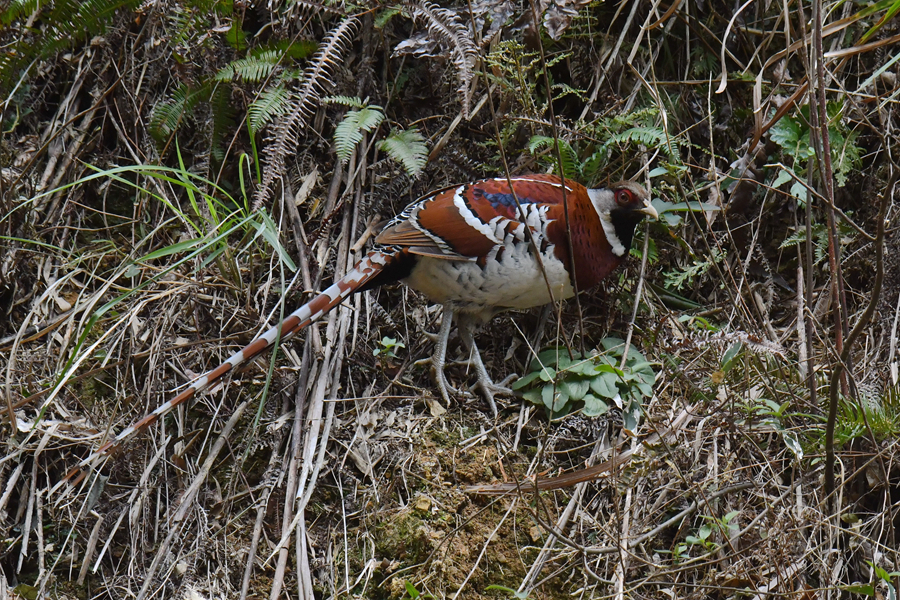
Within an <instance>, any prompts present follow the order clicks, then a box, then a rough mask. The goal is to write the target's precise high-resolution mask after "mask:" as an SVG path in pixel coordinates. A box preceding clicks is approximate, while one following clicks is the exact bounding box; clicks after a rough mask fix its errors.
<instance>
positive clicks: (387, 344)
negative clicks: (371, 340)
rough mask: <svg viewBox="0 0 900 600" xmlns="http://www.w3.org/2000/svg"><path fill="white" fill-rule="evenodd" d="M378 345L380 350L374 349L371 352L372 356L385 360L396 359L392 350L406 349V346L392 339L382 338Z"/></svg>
mask: <svg viewBox="0 0 900 600" xmlns="http://www.w3.org/2000/svg"><path fill="white" fill-rule="evenodd" d="M378 345H379V346H381V347H380V348H375V350H373V351H372V355H373V356H380V357H382V358H386V359H393V358H397V354H396V353H395V352H394V350H399V349H400V348H406V344H404V343H403V342H398V341H397V340H396V339H394V338H392V337H387V336H384V337H383V338H381V339H380V340H379V341H378Z"/></svg>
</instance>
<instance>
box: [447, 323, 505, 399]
mask: <svg viewBox="0 0 900 600" xmlns="http://www.w3.org/2000/svg"><path fill="white" fill-rule="evenodd" d="M457 321H458V323H459V337H460V339H461V340H462V342H463V344H465V345H466V348H468V349H469V354H470V356H471V362H472V366H473V367H475V374H476V375H477V376H478V383H477V384H476V385H477V386H478V387H479V388H480V389H481V392H482V393H483V394H484V397H485V398H486V399H487V401H488V404H490V405H491V410H493V411H494V416H495V417H496V416H497V404H496V403H495V402H494V395H495V394H508V395H512V390H510V389H509V388H507V387H503V386H502V385H497V384H496V383H494V381H493V380H492V379H491V376H490V375H488V372H487V369H485V368H484V362H483V361H482V360H481V353H480V352H479V351H478V346H476V345H475V336H474V332H475V329H476V327H477V325H478V324H477V323H476V321H475V319H473V318H472V317H471V316H469V315H466V314H465V313H462V314H460V315H459V317H458V319H457ZM503 381H504V383H505V382H507V381H509V378H506V379H504V380H503Z"/></svg>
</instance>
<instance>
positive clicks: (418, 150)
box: [378, 127, 428, 177]
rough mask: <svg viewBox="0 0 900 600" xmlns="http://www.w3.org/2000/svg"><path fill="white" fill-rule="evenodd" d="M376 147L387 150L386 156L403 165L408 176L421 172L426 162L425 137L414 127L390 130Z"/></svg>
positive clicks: (426, 148)
mask: <svg viewBox="0 0 900 600" xmlns="http://www.w3.org/2000/svg"><path fill="white" fill-rule="evenodd" d="M378 149H379V150H383V151H384V152H387V155H388V156H390V157H391V158H392V159H394V160H396V161H397V162H399V163H400V164H401V165H403V168H404V170H406V174H407V175H409V176H410V177H415V176H417V175H418V174H419V173H421V172H422V169H424V168H425V164H426V163H427V162H428V147H427V146H425V138H424V137H423V136H422V134H421V133H419V130H418V129H416V128H415V127H413V128H411V129H404V130H401V131H397V130H396V129H395V130H393V131H391V134H390V135H389V136H387V137H386V138H385V139H384V140H382V141H381V142H380V143H379V144H378Z"/></svg>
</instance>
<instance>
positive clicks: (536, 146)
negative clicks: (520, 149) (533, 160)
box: [528, 135, 581, 179]
mask: <svg viewBox="0 0 900 600" xmlns="http://www.w3.org/2000/svg"><path fill="white" fill-rule="evenodd" d="M544 148H549V149H550V152H549V155H550V157H551V159H550V161H549V162H550V165H551V166H552V167H553V171H554V172H556V173H559V165H558V164H557V162H558V161H557V160H556V158H557V157H556V150H555V145H554V143H553V138H552V137H547V136H545V135H535V136H532V138H531V140H529V142H528V151H529V152H531V153H532V154H536V153H537V152H539V151H541V150H543V149H544ZM559 155H560V157H561V158H562V172H563V175H565V176H566V178H567V179H574V178H577V177H579V175H580V174H581V165H580V162H579V160H578V154H577V153H576V152H575V149H574V148H572V145H571V144H569V142H567V141H566V140H559Z"/></svg>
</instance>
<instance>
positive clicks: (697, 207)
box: [651, 200, 722, 215]
mask: <svg viewBox="0 0 900 600" xmlns="http://www.w3.org/2000/svg"><path fill="white" fill-rule="evenodd" d="M651 204H652V206H653V208H655V209H656V212H658V213H659V214H660V215H663V214H665V213H668V212H714V211H720V210H722V209H721V207H719V206H716V205H715V204H710V203H709V202H699V201H697V200H691V201H690V202H678V203H676V204H672V203H670V202H665V201H664V200H653V201H652V202H651ZM660 209H662V210H660Z"/></svg>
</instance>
